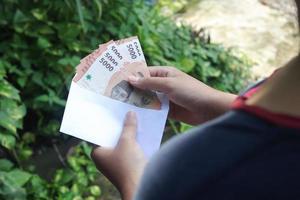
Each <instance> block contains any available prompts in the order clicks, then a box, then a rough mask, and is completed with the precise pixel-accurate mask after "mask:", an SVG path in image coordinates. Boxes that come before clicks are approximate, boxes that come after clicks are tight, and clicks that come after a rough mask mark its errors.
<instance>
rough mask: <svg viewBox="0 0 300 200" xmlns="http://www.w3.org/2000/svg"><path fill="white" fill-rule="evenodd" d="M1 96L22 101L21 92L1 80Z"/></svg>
mask: <svg viewBox="0 0 300 200" xmlns="http://www.w3.org/2000/svg"><path fill="white" fill-rule="evenodd" d="M0 96H4V97H7V98H10V99H15V100H20V96H19V91H18V90H17V89H16V88H14V87H13V86H12V85H11V84H10V83H9V82H7V81H6V80H3V79H2V80H0Z"/></svg>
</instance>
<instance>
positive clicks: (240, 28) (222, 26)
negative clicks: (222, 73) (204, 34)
mask: <svg viewBox="0 0 300 200" xmlns="http://www.w3.org/2000/svg"><path fill="white" fill-rule="evenodd" d="M296 16H297V14H296V8H295V5H294V2H293V0H243V1H240V0H222V1H220V0H198V1H195V2H194V3H193V4H192V5H190V6H188V7H187V9H186V11H185V12H184V13H182V14H179V15H177V16H176V20H177V21H180V22H183V23H185V24H189V25H191V26H192V27H193V28H194V29H196V30H199V29H200V28H205V29H206V30H207V31H208V32H209V33H210V35H211V38H212V41H213V42H216V43H222V44H224V45H225V46H227V47H236V48H238V49H240V50H241V51H242V52H244V53H245V54H246V55H247V56H248V57H249V58H250V59H251V60H252V61H254V62H255V64H254V66H253V68H252V72H253V74H254V75H255V76H257V77H262V76H267V75H269V74H270V73H271V72H272V71H273V70H274V69H276V68H278V67H280V66H282V65H284V64H285V63H286V62H287V61H288V60H290V59H291V58H292V57H294V56H295V55H297V53H298V51H299V31H298V24H297V17H296Z"/></svg>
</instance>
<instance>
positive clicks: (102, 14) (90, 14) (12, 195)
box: [0, 0, 250, 199]
mask: <svg viewBox="0 0 300 200" xmlns="http://www.w3.org/2000/svg"><path fill="white" fill-rule="evenodd" d="M162 3H163V2H161V3H160V4H158V5H156V6H149V5H146V4H145V3H144V1H142V0H137V1H124V0H115V1H107V0H106V1H105V0H103V1H100V0H93V1H82V0H65V1H50V0H44V1H38V0H37V1H29V0H23V1H21V0H3V2H2V3H1V4H0V28H1V33H0V40H1V43H0V150H1V151H0V155H1V156H2V157H5V158H7V159H5V160H0V171H1V172H0V197H1V198H5V199H24V198H29V199H48V198H50V199H81V198H86V199H93V198H97V197H98V196H99V195H100V194H101V190H100V188H99V187H98V186H97V185H95V180H96V179H97V173H96V169H95V167H94V165H93V163H92V162H91V161H90V159H89V157H88V155H89V153H88V151H90V150H88V149H89V148H90V147H88V146H87V145H86V144H82V145H80V146H79V147H75V148H74V152H73V154H71V155H69V157H68V158H67V163H68V164H67V165H66V166H65V167H64V168H61V169H58V170H57V171H56V173H55V174H54V178H53V180H52V181H46V180H44V179H42V178H41V177H39V176H38V175H37V174H35V172H34V170H33V169H32V167H31V166H30V165H28V164H27V163H28V159H29V160H30V158H31V155H34V154H35V153H36V152H38V151H39V149H41V148H46V147H48V148H52V147H51V145H50V144H51V141H52V140H54V139H56V140H57V141H60V142H61V143H63V142H65V141H66V140H68V139H69V137H67V136H63V135H61V134H59V132H58V129H59V126H60V120H61V117H62V113H63V110H64V105H65V99H66V96H67V93H68V87H69V84H70V81H71V78H72V76H73V75H74V68H75V66H76V65H77V64H78V63H79V61H80V58H82V57H83V56H85V55H86V54H88V53H89V52H91V51H92V50H93V49H95V48H97V46H98V45H99V44H100V43H104V42H106V41H108V40H111V39H115V40H116V39H120V38H124V37H127V36H132V35H138V37H139V39H140V41H141V43H142V46H143V50H144V53H145V56H146V58H147V61H148V64H149V65H164V66H165V65H171V66H175V67H177V68H179V69H180V70H182V71H184V72H186V73H189V74H190V75H192V76H194V77H196V78H197V79H199V80H201V81H203V82H205V83H207V84H209V85H211V86H212V87H215V88H217V89H221V90H224V91H229V92H237V91H239V90H240V88H241V87H242V86H243V85H244V81H245V80H246V79H247V70H246V69H247V67H248V66H249V65H250V62H249V61H248V60H247V59H246V58H245V57H244V56H243V55H239V54H238V53H237V52H236V51H235V50H233V49H226V48H224V47H222V45H219V44H212V43H211V42H210V41H209V37H207V36H205V37H199V33H197V32H195V31H193V30H192V29H191V28H190V27H186V26H182V25H180V26H178V25H176V24H175V23H174V21H172V20H171V19H170V18H168V17H166V16H163V15H162V14H161V9H162V7H163V4H162ZM169 124H170V125H171V126H172V127H173V128H174V129H173V130H174V131H175V130H177V132H182V131H184V130H187V129H188V128H190V126H187V125H184V124H178V122H170V123H169ZM49 141H50V142H49ZM33 168H34V167H33ZM17 175H19V176H18V177H20V179H15V177H16V176H17Z"/></svg>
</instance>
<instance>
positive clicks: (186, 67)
mask: <svg viewBox="0 0 300 200" xmlns="http://www.w3.org/2000/svg"><path fill="white" fill-rule="evenodd" d="M195 65H196V63H195V61H194V60H192V59H188V58H183V59H181V60H180V66H181V69H182V71H184V72H186V73H189V72H191V71H192V70H193V69H194V67H195Z"/></svg>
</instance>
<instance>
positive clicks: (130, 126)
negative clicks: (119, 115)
mask: <svg viewBox="0 0 300 200" xmlns="http://www.w3.org/2000/svg"><path fill="white" fill-rule="evenodd" d="M136 132H137V119H136V114H135V113H134V112H132V111H130V112H128V113H127V114H126V118H125V121H124V126H123V131H122V133H121V137H120V140H122V139H135V137H136Z"/></svg>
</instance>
